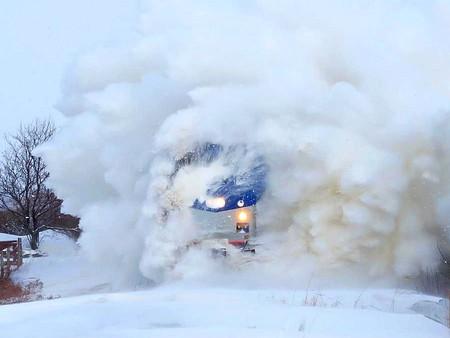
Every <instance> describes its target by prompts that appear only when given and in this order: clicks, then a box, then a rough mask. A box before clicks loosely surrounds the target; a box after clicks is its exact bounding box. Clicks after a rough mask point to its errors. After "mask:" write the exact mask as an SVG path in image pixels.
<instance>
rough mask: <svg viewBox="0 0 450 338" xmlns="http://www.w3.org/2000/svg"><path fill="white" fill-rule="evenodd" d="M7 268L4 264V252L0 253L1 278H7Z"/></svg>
mask: <svg viewBox="0 0 450 338" xmlns="http://www.w3.org/2000/svg"><path fill="white" fill-rule="evenodd" d="M4 269H5V266H4V263H3V250H1V251H0V277H1V278H3V277H5V271H4Z"/></svg>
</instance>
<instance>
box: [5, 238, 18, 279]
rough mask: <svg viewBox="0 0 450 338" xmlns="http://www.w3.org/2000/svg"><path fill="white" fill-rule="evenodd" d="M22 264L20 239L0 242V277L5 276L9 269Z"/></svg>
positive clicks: (9, 271) (9, 272) (9, 273)
mask: <svg viewBox="0 0 450 338" xmlns="http://www.w3.org/2000/svg"><path fill="white" fill-rule="evenodd" d="M21 265H22V239H21V238H18V239H17V241H2V242H0V278H7V277H9V276H10V275H11V271H13V270H14V269H17V268H18V267H20V266H21Z"/></svg>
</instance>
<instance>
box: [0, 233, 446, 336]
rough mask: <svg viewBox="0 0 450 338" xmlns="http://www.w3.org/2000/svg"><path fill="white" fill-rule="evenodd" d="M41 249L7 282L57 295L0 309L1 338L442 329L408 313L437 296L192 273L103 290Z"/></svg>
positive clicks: (56, 247)
mask: <svg viewBox="0 0 450 338" xmlns="http://www.w3.org/2000/svg"><path fill="white" fill-rule="evenodd" d="M41 250H42V251H45V252H47V253H48V256H47V257H34V258H29V259H27V260H26V262H25V265H24V266H23V268H22V269H21V270H20V271H18V272H17V273H16V274H15V275H14V278H15V279H16V280H17V281H26V280H27V279H33V278H34V279H36V278H38V279H40V280H41V281H42V282H43V283H44V289H43V290H42V292H43V294H44V296H47V297H48V296H50V295H51V296H53V297H58V296H60V297H61V298H58V299H53V300H44V301H38V302H33V303H22V304H14V305H5V306H1V307H0V328H1V336H2V337H3V336H5V337H9V336H14V337H246V338H247V337H258V338H259V337H321V338H322V337H389V338H390V337H408V338H415V337H417V338H419V337H420V338H434V337H436V338H437V337H448V336H449V333H450V332H449V330H448V329H447V328H446V327H445V326H444V325H442V324H439V323H437V322H435V321H432V320H430V319H427V318H426V317H425V316H423V315H420V314H417V313H415V312H414V311H413V310H412V306H413V305H414V304H416V303H417V302H419V301H422V300H428V301H432V302H437V301H438V300H439V299H438V298H435V297H430V296H424V295H421V294H419V293H417V292H416V291H409V290H400V289H364V288H355V289H349V290H344V289H334V290H333V289H319V288H316V287H312V286H310V287H307V288H298V289H297V288H292V287H283V286H280V285H277V286H274V285H272V284H271V283H267V284H268V285H266V286H264V282H262V283H259V284H258V285H257V286H256V287H253V285H252V284H249V283H246V282H243V283H242V284H239V281H235V282H234V283H229V284H228V285H227V283H228V281H227V280H226V279H225V280H224V279H221V278H219V279H214V278H211V279H208V280H205V279H203V280H199V279H198V278H194V277H192V278H187V279H183V280H178V281H174V282H170V283H165V284H162V285H159V286H155V287H150V286H147V287H146V288H145V289H143V287H142V286H141V289H140V290H138V291H130V290H128V291H121V292H117V291H115V292H110V290H111V286H110V284H109V283H108V279H107V278H106V276H103V275H102V273H101V271H99V270H98V268H97V269H94V267H93V266H90V265H89V263H87V262H86V260H85V259H84V258H83V256H82V253H81V252H80V251H79V249H78V247H77V245H75V244H74V243H73V242H72V241H71V240H69V239H66V238H64V237H61V236H56V237H53V238H47V239H45V238H44V240H43V243H42V247H41ZM233 276H234V277H235V278H239V273H235V274H234V275H233ZM243 281H244V279H243Z"/></svg>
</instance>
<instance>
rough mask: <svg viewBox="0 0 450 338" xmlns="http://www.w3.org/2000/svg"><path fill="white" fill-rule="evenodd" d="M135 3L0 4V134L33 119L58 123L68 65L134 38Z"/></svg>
mask: <svg viewBox="0 0 450 338" xmlns="http://www.w3.org/2000/svg"><path fill="white" fill-rule="evenodd" d="M138 1H139V0H95V1H89V0H69V1H54V0H3V1H1V2H0V23H1V26H0V27H1V28H0V43H1V50H2V52H1V53H0V103H1V117H2V118H1V123H0V135H1V136H3V135H4V133H5V132H6V133H12V132H15V131H16V130H17V128H18V126H19V125H20V123H21V122H23V123H28V122H30V121H31V120H33V119H35V118H45V117H48V116H52V117H53V118H54V120H55V121H56V122H57V123H61V122H62V120H63V119H62V117H61V115H60V114H59V113H58V112H57V110H56V109H55V108H54V105H55V103H56V102H57V101H58V99H59V96H60V85H61V81H62V78H63V75H64V73H65V71H66V70H67V68H68V67H69V66H70V63H71V62H72V60H73V59H74V58H75V57H76V56H77V55H79V54H80V53H84V52H88V51H90V50H92V49H95V48H96V47H99V46H103V45H111V44H120V43H121V42H122V41H125V40H128V39H130V37H132V36H133V35H136V34H137V33H136V31H135V26H136V21H137V19H138ZM4 146H5V143H4V141H3V137H2V138H1V140H0V149H1V150H3V149H4Z"/></svg>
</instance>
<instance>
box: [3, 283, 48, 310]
mask: <svg viewBox="0 0 450 338" xmlns="http://www.w3.org/2000/svg"><path fill="white" fill-rule="evenodd" d="M42 286H43V284H42V282H41V281H40V280H39V279H35V280H31V281H28V282H25V283H21V284H18V283H14V282H13V281H11V280H10V279H9V278H1V279H0V305H5V304H13V303H23V302H31V301H35V300H40V299H42V295H41V294H40V292H41V290H42Z"/></svg>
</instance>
